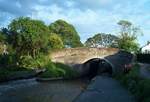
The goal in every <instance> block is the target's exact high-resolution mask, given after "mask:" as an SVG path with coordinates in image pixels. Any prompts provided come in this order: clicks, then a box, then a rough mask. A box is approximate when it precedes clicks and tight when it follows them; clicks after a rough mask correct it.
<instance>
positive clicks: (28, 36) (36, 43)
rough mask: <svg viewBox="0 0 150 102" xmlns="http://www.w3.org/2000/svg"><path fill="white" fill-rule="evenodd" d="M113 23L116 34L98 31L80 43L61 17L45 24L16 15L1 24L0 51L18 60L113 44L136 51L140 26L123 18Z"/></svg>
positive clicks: (70, 27)
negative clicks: (4, 25) (60, 51)
mask: <svg viewBox="0 0 150 102" xmlns="http://www.w3.org/2000/svg"><path fill="white" fill-rule="evenodd" d="M117 24H118V25H119V28H120V32H119V34H118V36H116V35H112V34H105V33H98V34H95V35H94V36H93V37H90V38H88V39H87V41H86V42H85V43H84V44H82V42H81V41H80V36H79V34H78V32H77V31H76V29H75V27H74V26H73V25H72V24H69V23H67V22H66V21H64V20H57V21H55V22H53V23H51V24H49V25H45V23H44V22H43V21H40V20H35V19H31V18H29V17H19V18H16V19H14V20H12V21H11V22H10V24H9V25H8V27H6V28H1V30H0V54H1V55H2V54H8V53H9V54H8V55H14V56H15V59H17V60H19V61H20V60H21V59H23V58H24V56H30V57H31V58H33V59H35V58H36V57H37V56H39V55H40V54H46V53H49V51H51V50H53V49H62V48H75V47H113V48H119V49H124V50H126V51H129V52H136V51H138V48H139V44H138V42H137V36H139V34H140V33H141V30H140V28H139V27H135V26H134V25H133V24H132V23H131V22H129V21H126V20H121V21H119V22H118V23H117Z"/></svg>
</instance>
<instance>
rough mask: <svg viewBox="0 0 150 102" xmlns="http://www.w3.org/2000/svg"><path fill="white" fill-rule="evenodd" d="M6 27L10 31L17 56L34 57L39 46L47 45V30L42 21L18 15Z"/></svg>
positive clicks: (37, 52) (39, 48)
mask: <svg viewBox="0 0 150 102" xmlns="http://www.w3.org/2000/svg"><path fill="white" fill-rule="evenodd" d="M8 27H9V30H10V32H11V35H10V38H11V43H12V46H13V48H14V49H15V50H16V52H17V54H18V55H19V56H21V55H31V56H32V57H35V55H36V54H39V51H40V50H41V48H44V47H46V45H47V36H48V33H49V30H48V27H47V26H46V25H45V24H44V23H43V22H42V21H39V20H32V19H30V18H28V17H20V18H17V19H14V20H13V21H12V22H11V23H10V24H9V26H8Z"/></svg>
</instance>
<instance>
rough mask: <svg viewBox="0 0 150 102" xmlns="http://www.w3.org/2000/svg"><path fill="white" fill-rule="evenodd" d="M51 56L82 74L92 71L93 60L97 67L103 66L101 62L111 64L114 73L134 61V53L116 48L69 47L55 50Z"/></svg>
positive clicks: (53, 59) (52, 58) (55, 60)
mask: <svg viewBox="0 0 150 102" xmlns="http://www.w3.org/2000/svg"><path fill="white" fill-rule="evenodd" d="M50 57H51V60H52V61H53V62H59V63H64V64H67V65H69V66H71V68H73V69H74V70H76V71H78V72H79V73H80V74H81V75H85V74H87V73H88V72H89V71H91V70H90V68H91V64H92V63H93V62H95V63H97V65H96V64H95V66H97V67H100V66H102V64H100V63H101V62H105V63H107V64H109V66H110V67H111V68H110V70H111V71H112V74H115V73H118V72H122V71H123V68H124V65H125V64H129V63H131V62H132V61H133V55H132V54H130V53H128V52H125V51H121V50H119V49H116V48H68V49H62V50H59V51H54V52H52V53H51V54H50ZM106 66H108V65H106ZM92 67H93V66H92ZM106 69H107V68H106Z"/></svg>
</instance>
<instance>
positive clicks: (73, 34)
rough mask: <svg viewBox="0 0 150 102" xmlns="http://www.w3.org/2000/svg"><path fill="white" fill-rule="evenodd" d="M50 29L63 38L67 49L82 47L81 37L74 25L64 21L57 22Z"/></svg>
mask: <svg viewBox="0 0 150 102" xmlns="http://www.w3.org/2000/svg"><path fill="white" fill-rule="evenodd" d="M49 29H50V31H51V32H52V33H56V34H58V35H59V36H60V37H61V39H62V41H63V43H64V45H65V47H80V46H82V43H81V41H80V37H79V35H78V33H77V31H76V30H75V28H74V27H73V25H71V24H68V23H67V22H65V21H63V20H57V21H56V22H54V23H52V24H50V25H49Z"/></svg>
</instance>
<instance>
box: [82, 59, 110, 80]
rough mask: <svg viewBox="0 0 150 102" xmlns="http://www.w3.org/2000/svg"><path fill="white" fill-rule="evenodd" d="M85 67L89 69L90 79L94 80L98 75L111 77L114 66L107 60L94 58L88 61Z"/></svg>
mask: <svg viewBox="0 0 150 102" xmlns="http://www.w3.org/2000/svg"><path fill="white" fill-rule="evenodd" d="M83 65H84V67H85V68H86V69H88V73H87V76H88V77H89V78H93V77H95V76H96V75H107V76H111V75H112V74H113V70H112V65H111V64H110V63H108V61H106V60H105V59H100V58H93V59H90V60H88V61H86V62H85V63H84V64H83Z"/></svg>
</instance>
